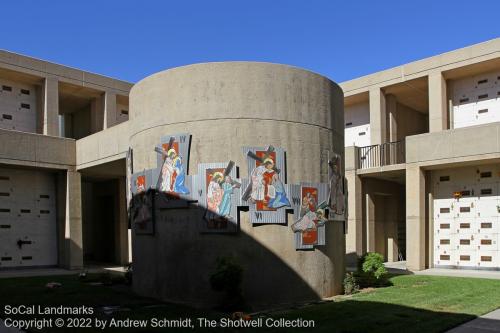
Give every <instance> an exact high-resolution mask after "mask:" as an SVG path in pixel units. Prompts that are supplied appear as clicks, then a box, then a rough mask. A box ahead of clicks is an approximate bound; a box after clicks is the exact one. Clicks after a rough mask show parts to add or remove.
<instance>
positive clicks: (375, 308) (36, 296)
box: [0, 276, 500, 333]
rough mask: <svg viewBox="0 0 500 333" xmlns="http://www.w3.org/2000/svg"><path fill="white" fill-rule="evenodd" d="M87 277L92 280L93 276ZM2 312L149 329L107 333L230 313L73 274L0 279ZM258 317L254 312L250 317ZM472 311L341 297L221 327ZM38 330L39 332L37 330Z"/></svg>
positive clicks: (424, 327)
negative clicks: (43, 311) (26, 308)
mask: <svg viewBox="0 0 500 333" xmlns="http://www.w3.org/2000/svg"><path fill="white" fill-rule="evenodd" d="M50 281H58V282H60V283H62V287H60V288H58V289H55V290H47V289H46V288H45V284H46V283H47V282H50ZM89 281H94V279H93V278H92V277H91V278H90V279H89ZM0 295H2V297H1V298H0V306H1V308H2V310H1V312H0V317H2V318H7V317H14V318H17V319H24V320H26V319H33V318H39V319H40V318H56V317H63V318H70V317H73V318H75V317H80V318H81V317H85V316H75V315H73V316H72V315H63V316H48V315H42V316H40V315H37V314H35V315H17V316H9V315H6V314H5V312H4V309H5V308H4V306H5V305H31V304H34V305H41V306H42V307H44V306H60V305H63V306H80V305H86V306H91V307H93V308H94V313H93V314H92V315H90V316H89V317H90V318H92V319H95V318H98V319H101V320H107V321H108V322H109V321H110V320H111V319H113V318H114V319H121V320H126V319H133V320H146V321H147V322H148V326H147V328H126V329H123V328H111V329H110V328H108V329H106V330H105V332H123V331H131V332H144V331H152V330H153V331H168V332H176V331H193V330H192V329H191V328H188V329H179V328H168V329H165V328H158V329H152V328H151V327H150V323H151V319H152V318H158V319H163V318H166V319H179V318H191V319H192V322H193V324H194V326H195V329H194V331H197V332H218V331H221V330H222V329H221V328H220V327H218V328H214V329H207V328H200V327H199V326H198V324H197V323H198V322H197V318H200V317H203V318H208V319H213V320H216V321H217V322H218V321H219V320H220V319H221V318H226V317H227V316H228V315H227V314H223V313H220V312H215V311H210V310H200V309H193V308H190V307H187V306H183V305H177V304H171V303H162V302H159V301H156V300H154V299H150V298H145V297H140V296H137V295H135V294H133V293H132V292H131V290H130V289H129V288H128V287H127V286H125V285H113V286H102V285H92V284H89V283H87V282H82V281H80V280H79V279H78V278H77V277H76V276H58V277H37V278H17V279H1V280H0ZM106 306H117V308H116V310H117V311H115V312H113V313H111V314H106V313H105V312H106V311H105V308H104V307H106ZM255 318H257V317H256V316H254V317H253V318H252V319H255ZM267 318H274V319H280V318H284V319H288V320H292V321H293V320H297V319H303V320H313V321H314V328H311V327H307V328H298V329H293V328H275V327H267V325H266V319H267ZM474 318H475V316H474V315H470V314H463V313H449V312H436V311H429V310H423V309H417V308H412V307H408V306H401V305H396V304H389V303H383V302H373V301H367V300H362V299H356V298H343V299H342V300H341V301H335V302H329V303H325V304H317V305H310V306H307V307H302V308H298V309H294V310H289V311H281V312H273V313H271V314H268V315H265V316H263V320H262V323H263V327H261V328H246V329H238V330H237V329H234V328H233V329H224V331H238V332H241V331H245V332H277V331H279V332H289V331H294V332H384V333H385V332H405V333H411V332H443V331H446V330H448V329H450V328H453V327H455V326H457V325H459V324H461V323H463V322H466V321H469V320H472V319H474ZM487 324H488V325H490V326H491V325H495V324H496V325H499V326H500V322H499V321H496V322H495V321H491V320H488V323H487ZM74 331H75V329H73V328H71V329H68V328H62V329H58V328H52V329H45V330H43V332H74ZM81 331H85V332H102V330H100V329H96V328H86V329H82V330H81ZM37 332H38V331H37Z"/></svg>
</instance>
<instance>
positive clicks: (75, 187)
mask: <svg viewBox="0 0 500 333" xmlns="http://www.w3.org/2000/svg"><path fill="white" fill-rule="evenodd" d="M59 179H60V180H62V181H63V182H61V184H60V185H63V186H59V188H60V189H61V190H63V191H61V192H62V193H59V196H62V195H63V194H64V196H65V200H64V201H65V209H64V212H63V214H62V217H63V218H62V221H61V222H62V223H60V226H61V228H62V232H63V234H62V236H63V239H62V240H61V246H60V252H59V255H60V264H61V266H62V267H65V268H68V269H79V268H81V267H83V241H82V191H81V176H80V173H79V172H76V171H70V170H68V171H67V172H66V177H65V178H64V177H59ZM64 185H65V186H64ZM61 201H62V200H59V202H61Z"/></svg>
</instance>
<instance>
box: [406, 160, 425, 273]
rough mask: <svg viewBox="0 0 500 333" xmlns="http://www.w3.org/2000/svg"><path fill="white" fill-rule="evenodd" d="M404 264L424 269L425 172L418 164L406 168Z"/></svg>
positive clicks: (413, 269) (411, 267)
mask: <svg viewBox="0 0 500 333" xmlns="http://www.w3.org/2000/svg"><path fill="white" fill-rule="evenodd" d="M406 266H407V268H408V269H409V270H412V271H419V270H423V269H425V173H424V171H423V170H422V169H421V168H420V167H419V166H418V165H411V166H409V167H408V168H407V169H406Z"/></svg>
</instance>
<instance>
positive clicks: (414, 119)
mask: <svg viewBox="0 0 500 333" xmlns="http://www.w3.org/2000/svg"><path fill="white" fill-rule="evenodd" d="M396 123H397V136H396V137H397V140H398V141H399V140H403V139H405V138H406V137H407V136H410V135H415V134H421V133H427V132H428V131H429V117H428V115H426V114H423V113H421V112H418V111H416V110H414V109H412V108H410V107H408V106H406V105H404V104H400V103H397V112H396Z"/></svg>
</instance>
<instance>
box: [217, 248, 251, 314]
mask: <svg viewBox="0 0 500 333" xmlns="http://www.w3.org/2000/svg"><path fill="white" fill-rule="evenodd" d="M242 282H243V267H241V265H240V264H239V263H238V261H237V260H236V258H234V257H219V258H217V260H216V262H215V271H214V272H213V273H212V274H211V275H210V285H211V287H212V289H213V290H215V291H219V292H225V294H226V295H225V296H226V297H225V299H224V301H223V304H221V308H222V309H223V310H235V309H238V308H239V307H241V306H243V296H242V293H241V284H242Z"/></svg>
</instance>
